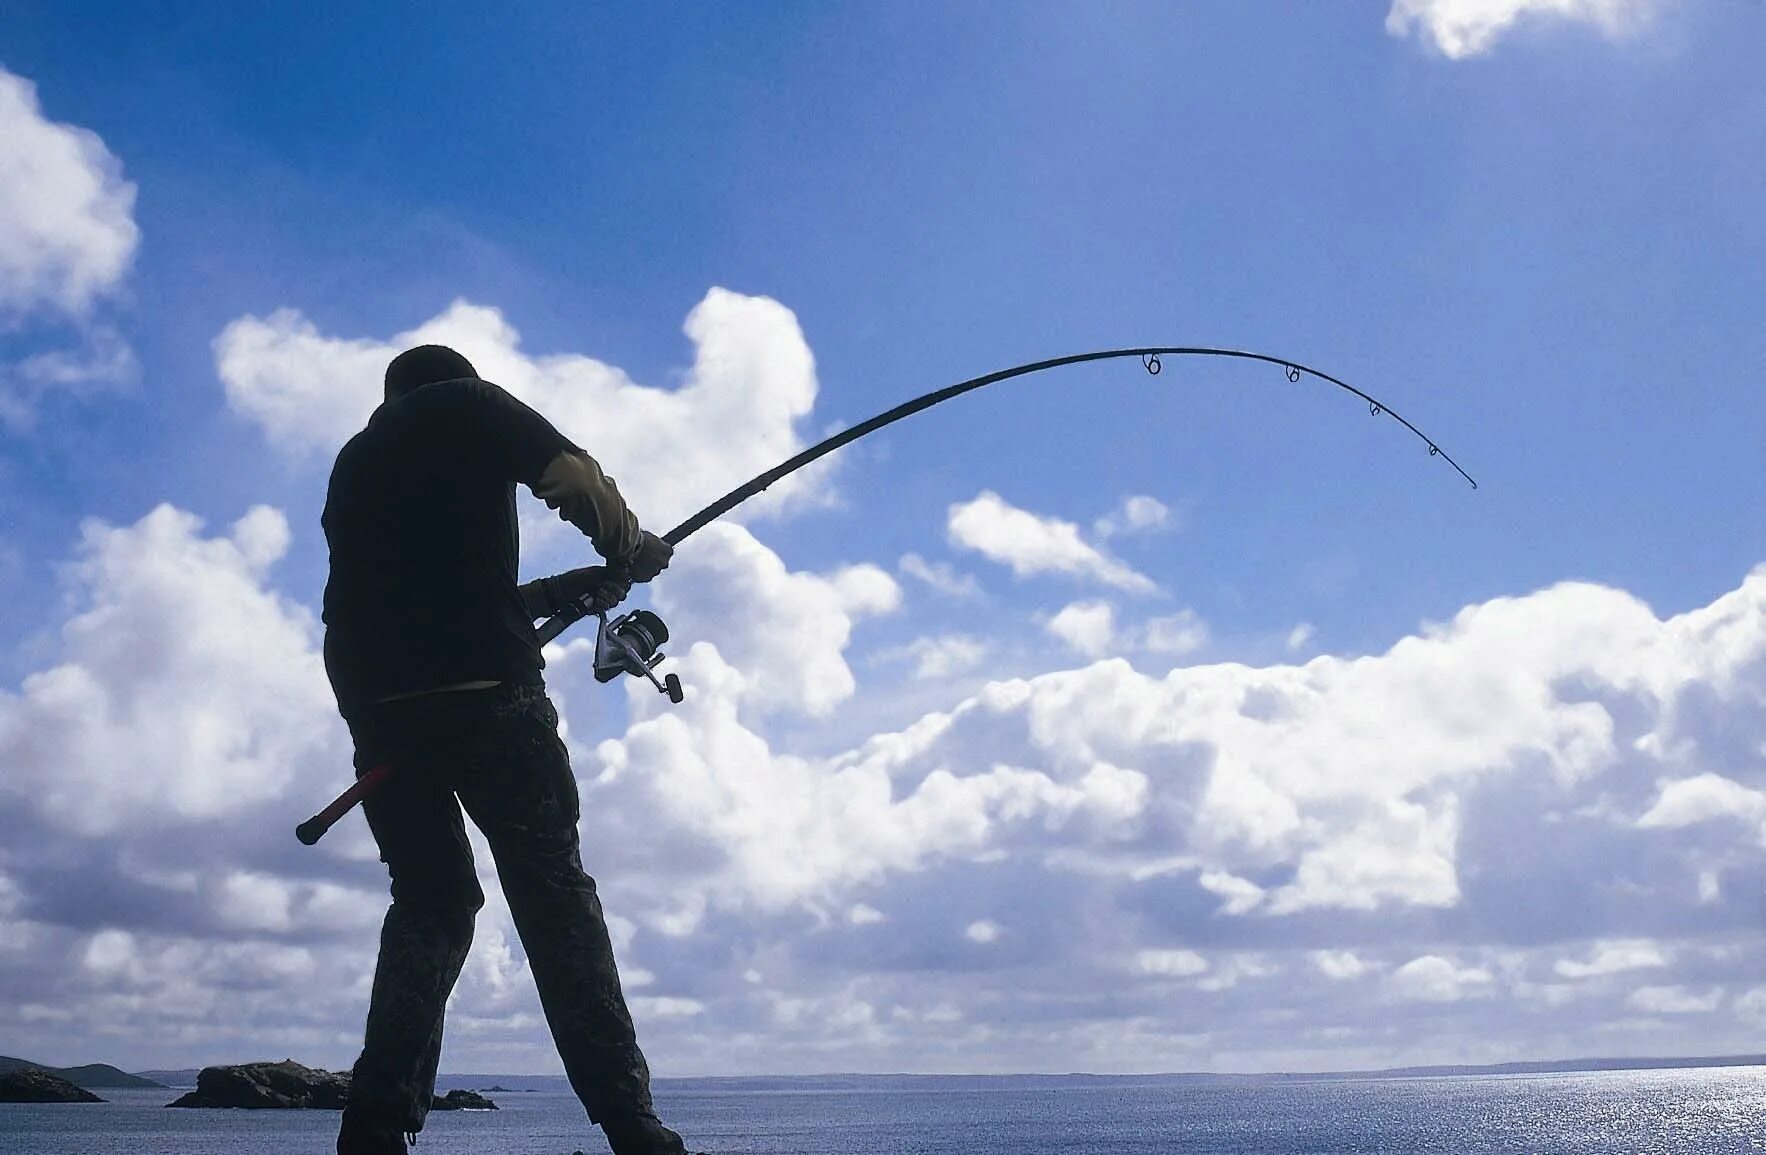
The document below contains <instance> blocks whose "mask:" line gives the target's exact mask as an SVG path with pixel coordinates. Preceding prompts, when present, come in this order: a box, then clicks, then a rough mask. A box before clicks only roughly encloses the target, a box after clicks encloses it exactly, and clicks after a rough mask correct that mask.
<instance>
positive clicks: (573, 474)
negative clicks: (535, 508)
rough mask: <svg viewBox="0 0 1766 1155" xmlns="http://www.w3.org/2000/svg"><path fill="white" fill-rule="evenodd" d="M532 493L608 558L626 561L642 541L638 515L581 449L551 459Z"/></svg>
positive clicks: (568, 451)
mask: <svg viewBox="0 0 1766 1155" xmlns="http://www.w3.org/2000/svg"><path fill="white" fill-rule="evenodd" d="M533 492H534V496H535V497H537V498H539V499H540V500H541V501H543V502H545V503H546V504H547V505H548V506H550V507H551V508H553V509H555V510H557V511H558V516H559V517H560V518H562V519H563V520H565V521H568V522H569V523H570V524H571V525H574V526H576V527H577V528H578V529H580V530H582V531H583V532H584V533H586V534H588V536H589V540H590V541H592V542H594V544H595V550H596V552H597V553H599V554H600V555H601V556H602V557H604V558H606V559H607V560H608V561H612V562H621V561H625V560H626V559H627V558H629V557H631V556H632V554H634V553H636V552H637V549H638V545H639V543H640V542H641V540H642V535H641V531H640V530H639V528H638V518H637V515H636V514H634V513H633V512H632V511H631V510H629V509H627V508H626V504H625V499H624V498H622V497H621V496H620V495H619V487H618V486H616V485H614V484H613V479H612V478H611V477H608V476H607V475H606V474H605V473H603V472H601V466H600V465H599V464H597V463H596V461H595V459H594V458H593V457H590V456H589V455H588V454H586V453H584V452H583V451H582V450H580V449H575V448H572V449H566V450H564V451H563V452H561V453H559V454H558V455H557V456H556V457H554V458H552V460H551V461H550V462H549V463H547V465H546V468H545V469H544V470H543V471H541V473H540V476H539V479H538V480H537V481H535V482H534V483H533Z"/></svg>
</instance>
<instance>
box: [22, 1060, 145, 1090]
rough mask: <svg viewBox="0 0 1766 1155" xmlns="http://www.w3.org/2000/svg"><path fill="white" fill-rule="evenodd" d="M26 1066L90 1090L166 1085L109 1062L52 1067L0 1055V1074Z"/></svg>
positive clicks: (46, 1064)
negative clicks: (118, 1068)
mask: <svg viewBox="0 0 1766 1155" xmlns="http://www.w3.org/2000/svg"><path fill="white" fill-rule="evenodd" d="M24 1067H35V1068H36V1069H37V1070H39V1071H48V1072H49V1073H50V1074H51V1075H59V1076H60V1077H62V1078H63V1079H66V1080H67V1081H68V1082H70V1083H72V1084H73V1085H74V1086H76V1087H84V1088H86V1090H88V1091H98V1090H102V1089H104V1088H107V1087H163V1086H165V1084H164V1083H156V1082H154V1081H153V1080H152V1079H143V1078H142V1077H141V1076H139V1075H131V1074H129V1073H128V1072H127V1071H119V1070H117V1069H116V1068H115V1067H113V1066H111V1065H110V1064H109V1063H87V1064H86V1065H85V1066H83V1067H52V1066H50V1065H49V1064H48V1063H33V1062H31V1061H30V1060H29V1059H15V1058H13V1057H12V1056H11V1055H0V1075H4V1074H7V1073H8V1072H11V1071H17V1070H20V1069H22V1068H24Z"/></svg>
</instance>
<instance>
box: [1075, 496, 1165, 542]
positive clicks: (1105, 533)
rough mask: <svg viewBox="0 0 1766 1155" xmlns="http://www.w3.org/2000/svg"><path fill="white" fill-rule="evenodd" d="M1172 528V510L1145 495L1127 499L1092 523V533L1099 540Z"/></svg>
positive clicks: (1156, 499) (1154, 498)
mask: <svg viewBox="0 0 1766 1155" xmlns="http://www.w3.org/2000/svg"><path fill="white" fill-rule="evenodd" d="M1171 526H1172V518H1171V509H1170V507H1168V506H1167V505H1166V504H1165V503H1164V502H1162V501H1160V500H1159V499H1158V498H1156V497H1148V496H1146V495H1144V494H1142V495H1136V496H1133V497H1125V498H1123V499H1122V504H1121V505H1119V506H1118V507H1117V508H1116V509H1115V510H1114V511H1112V512H1110V513H1107V514H1105V515H1104V516H1103V517H1100V518H1098V519H1097V520H1096V521H1094V522H1093V523H1092V532H1093V533H1094V534H1096V535H1097V536H1098V537H1099V538H1110V537H1115V536H1117V535H1119V534H1132V533H1148V532H1151V531H1154V530H1161V529H1169V528H1171Z"/></svg>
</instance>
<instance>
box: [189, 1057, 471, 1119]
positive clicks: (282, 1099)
mask: <svg viewBox="0 0 1766 1155" xmlns="http://www.w3.org/2000/svg"><path fill="white" fill-rule="evenodd" d="M349 1097H350V1076H349V1072H348V1071H318V1070H314V1069H313V1068H312V1067H303V1066H301V1065H300V1064H299V1063H297V1062H295V1061H294V1060H293V1059H284V1060H282V1061H281V1062H280V1063H241V1064H239V1065H237V1066H231V1067H204V1068H203V1069H202V1071H201V1072H200V1073H199V1074H198V1075H197V1076H196V1090H194V1091H192V1092H190V1093H189V1094H188V1095H185V1096H184V1097H183V1098H181V1099H179V1100H177V1101H176V1102H173V1103H168V1104H166V1106H168V1107H244V1108H247V1109H275V1108H291V1107H310V1108H314V1109H317V1110H320V1111H341V1110H343V1107H344V1104H345V1103H347V1102H349ZM429 1109H430V1110H432V1111H495V1110H496V1109H497V1105H496V1104H495V1103H493V1102H491V1101H490V1100H489V1099H487V1098H485V1097H484V1096H483V1095H480V1094H479V1093H478V1092H476V1091H465V1090H459V1091H449V1092H448V1093H447V1094H446V1095H440V1096H437V1097H436V1099H435V1100H434V1102H432V1103H431V1104H430V1108H429Z"/></svg>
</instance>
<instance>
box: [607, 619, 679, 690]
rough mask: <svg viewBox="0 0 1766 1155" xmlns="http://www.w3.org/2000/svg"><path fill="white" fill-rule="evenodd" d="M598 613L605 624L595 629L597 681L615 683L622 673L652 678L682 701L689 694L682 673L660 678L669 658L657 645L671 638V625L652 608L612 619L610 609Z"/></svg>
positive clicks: (657, 685)
mask: <svg viewBox="0 0 1766 1155" xmlns="http://www.w3.org/2000/svg"><path fill="white" fill-rule="evenodd" d="M596 616H598V617H599V618H600V619H601V625H600V628H599V629H597V630H596V631H595V681H597V682H611V681H612V680H613V679H615V678H617V677H619V676H620V675H621V674H631V675H633V676H635V677H640V678H649V679H650V684H651V685H653V686H655V687H656V689H657V690H658V691H659V692H661V693H664V694H667V695H668V700H669V701H671V702H674V703H677V704H678V703H679V702H680V701H681V699H682V698H683V697H684V696H685V695H684V693H683V691H682V690H681V679H680V678H679V676H677V675H675V674H669V675H668V676H667V677H666V678H664V679H662V680H661V681H658V680H657V678H656V673H655V670H656V667H657V666H658V665H660V664H661V662H662V659H663V658H665V657H667V655H666V654H664V653H663V652H662V651H661V650H660V649H658V648H657V647H659V646H661V645H662V643H664V642H666V641H668V627H667V626H666V625H663V623H662V619H661V618H659V617H657V616H656V614H655V613H654V612H652V611H650V610H633V611H632V612H631V613H629V614H621V615H620V616H619V617H617V618H614V619H613V620H612V621H608V620H607V611H606V610H601V611H599V612H598V613H597V615H596Z"/></svg>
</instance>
